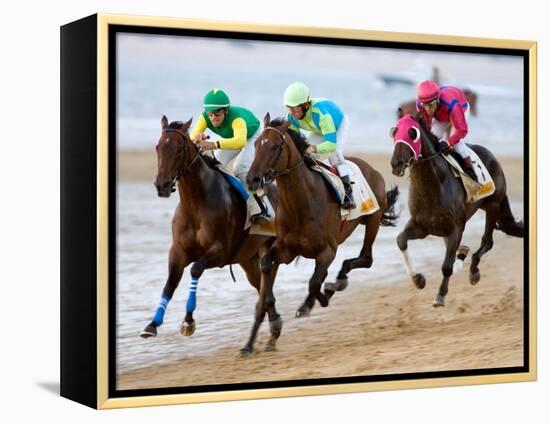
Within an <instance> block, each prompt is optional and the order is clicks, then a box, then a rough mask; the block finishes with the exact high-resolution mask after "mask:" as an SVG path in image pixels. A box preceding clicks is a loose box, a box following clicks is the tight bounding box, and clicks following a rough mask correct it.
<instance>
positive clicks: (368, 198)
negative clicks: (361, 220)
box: [311, 160, 380, 220]
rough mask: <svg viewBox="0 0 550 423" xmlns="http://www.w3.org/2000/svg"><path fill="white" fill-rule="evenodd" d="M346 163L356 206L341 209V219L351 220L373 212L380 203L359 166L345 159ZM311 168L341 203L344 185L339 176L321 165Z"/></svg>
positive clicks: (378, 208) (378, 207) (377, 208)
mask: <svg viewBox="0 0 550 423" xmlns="http://www.w3.org/2000/svg"><path fill="white" fill-rule="evenodd" d="M346 163H347V165H348V167H349V170H350V175H349V176H350V179H351V182H352V187H353V199H354V200H355V204H357V207H355V208H354V209H351V210H345V209H341V212H342V220H353V219H357V218H358V217H359V216H364V215H367V214H373V213H375V212H376V211H378V210H380V205H379V204H378V201H377V200H376V196H375V195H374V193H373V192H372V189H371V188H370V186H369V184H368V182H367V180H366V179H365V177H364V175H363V173H362V172H361V170H360V169H359V167H358V166H357V165H356V164H355V163H354V162H351V161H349V160H346ZM311 169H312V170H314V171H316V172H319V173H320V174H321V175H322V176H323V177H324V178H325V181H326V182H327V183H328V184H329V185H330V187H331V188H332V189H333V191H334V193H335V195H336V198H337V199H338V201H339V202H340V204H342V201H343V199H344V196H345V191H344V185H343V184H342V180H341V179H340V177H339V176H337V175H335V174H334V173H332V172H331V171H330V170H328V169H326V168H324V167H322V166H319V165H317V166H313V167H312V168H311Z"/></svg>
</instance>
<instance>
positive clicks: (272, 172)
mask: <svg viewBox="0 0 550 423" xmlns="http://www.w3.org/2000/svg"><path fill="white" fill-rule="evenodd" d="M268 129H271V130H272V131H275V132H277V133H278V134H279V135H280V136H281V138H282V139H283V143H288V141H287V136H289V135H288V134H285V133H284V132H283V131H281V130H279V129H277V128H274V127H272V126H268V127H267V128H265V130H268ZM283 143H281V144H278V147H279V150H278V152H277V156H276V157H275V159H274V160H273V161H272V162H271V166H270V168H269V170H268V171H267V173H266V175H265V176H264V182H265V183H270V182H272V181H274V180H275V179H277V178H278V177H279V176H283V175H287V174H289V173H290V172H292V171H293V170H296V169H298V168H299V167H300V166H301V165H303V164H304V158H303V157H300V161H299V162H298V163H297V164H295V165H294V166H291V167H287V168H286V169H285V170H283V171H281V172H276V171H275V168H274V167H275V165H276V164H277V162H278V161H279V158H280V157H281V154H282V152H283Z"/></svg>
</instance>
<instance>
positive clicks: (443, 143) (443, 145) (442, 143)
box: [439, 140, 451, 153]
mask: <svg viewBox="0 0 550 423" xmlns="http://www.w3.org/2000/svg"><path fill="white" fill-rule="evenodd" d="M450 149H451V146H450V145H449V144H448V143H447V141H445V140H439V151H440V152H441V153H448V152H449V150H450Z"/></svg>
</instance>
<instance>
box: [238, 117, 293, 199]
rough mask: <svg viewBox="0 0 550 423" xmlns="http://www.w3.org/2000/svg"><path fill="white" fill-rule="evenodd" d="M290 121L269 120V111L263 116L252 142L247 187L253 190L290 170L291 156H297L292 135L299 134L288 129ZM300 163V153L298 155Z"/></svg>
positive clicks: (291, 164)
mask: <svg viewBox="0 0 550 423" xmlns="http://www.w3.org/2000/svg"><path fill="white" fill-rule="evenodd" d="M289 125H290V122H289V121H287V120H284V119H275V120H273V121H271V117H270V115H269V113H267V114H266V115H265V117H264V130H263V131H262V133H261V134H260V135H259V136H258V138H257V139H256V141H255V142H254V147H255V149H256V153H255V156H254V161H253V162H252V165H251V166H250V170H249V172H248V175H247V177H246V182H247V184H248V189H249V190H250V191H255V190H257V189H258V188H260V186H261V184H262V181H265V182H266V183H269V182H272V181H273V180H274V179H275V178H277V176H280V175H282V174H285V173H288V172H289V171H291V170H292V166H293V163H292V161H293V159H292V157H293V156H296V157H298V155H299V151H297V150H296V148H295V142H293V141H294V139H293V138H294V137H299V136H300V135H299V134H298V133H296V132H294V131H289V129H288V127H289ZM299 156H300V158H299V160H300V162H299V163H298V164H301V163H302V161H301V155H299Z"/></svg>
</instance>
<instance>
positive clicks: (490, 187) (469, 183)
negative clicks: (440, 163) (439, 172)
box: [443, 146, 495, 203]
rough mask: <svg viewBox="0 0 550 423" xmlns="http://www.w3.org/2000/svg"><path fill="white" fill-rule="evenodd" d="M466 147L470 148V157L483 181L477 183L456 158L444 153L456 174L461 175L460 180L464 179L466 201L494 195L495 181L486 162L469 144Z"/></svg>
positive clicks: (478, 176) (479, 179) (477, 174)
mask: <svg viewBox="0 0 550 423" xmlns="http://www.w3.org/2000/svg"><path fill="white" fill-rule="evenodd" d="M466 148H467V149H468V152H469V153H470V157H471V158H472V167H473V168H474V171H475V173H476V176H477V180H478V181H480V182H481V183H477V182H476V181H474V180H472V178H470V177H469V176H468V174H467V173H466V172H464V170H463V169H462V167H461V166H460V165H459V164H458V162H457V161H456V159H455V158H454V157H452V156H451V155H450V154H447V155H445V154H443V157H445V159H446V160H447V161H448V162H449V164H450V165H451V167H452V169H453V172H454V174H455V175H456V176H460V180H461V181H462V184H463V185H464V189H465V190H466V201H467V202H468V203H473V202H476V201H478V200H481V199H482V198H485V197H488V196H490V195H492V194H493V193H494V192H495V183H494V182H493V178H492V177H491V174H490V173H489V171H488V170H487V168H486V167H485V164H484V163H483V162H482V161H481V159H480V158H479V156H478V155H477V154H476V152H475V151H474V150H472V149H471V148H470V147H468V146H466Z"/></svg>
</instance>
